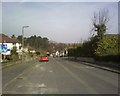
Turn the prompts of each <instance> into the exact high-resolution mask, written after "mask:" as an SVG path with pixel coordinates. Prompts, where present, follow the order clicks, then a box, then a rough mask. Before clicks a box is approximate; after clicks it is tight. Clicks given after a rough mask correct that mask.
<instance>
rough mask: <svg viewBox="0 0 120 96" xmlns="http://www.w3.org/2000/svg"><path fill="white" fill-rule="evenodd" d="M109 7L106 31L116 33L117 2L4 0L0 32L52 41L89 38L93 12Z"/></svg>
mask: <svg viewBox="0 0 120 96" xmlns="http://www.w3.org/2000/svg"><path fill="white" fill-rule="evenodd" d="M102 9H107V10H109V16H110V21H109V23H108V24H107V25H108V28H109V30H107V33H110V34H111V33H112V34H117V33H118V3H117V2H3V3H2V33H4V34H6V35H8V36H11V35H13V34H15V36H18V35H21V34H22V26H26V25H27V26H29V27H28V28H25V29H24V36H25V37H30V36H32V35H36V36H41V37H47V38H48V39H49V40H51V41H56V42H62V43H79V42H83V41H85V40H88V38H89V37H91V35H92V32H91V29H92V28H93V25H92V17H93V14H94V12H98V11H99V10H102Z"/></svg>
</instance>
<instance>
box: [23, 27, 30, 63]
mask: <svg viewBox="0 0 120 96" xmlns="http://www.w3.org/2000/svg"><path fill="white" fill-rule="evenodd" d="M28 27H29V26H22V48H23V50H22V63H23V58H24V52H23V51H24V29H25V28H28Z"/></svg>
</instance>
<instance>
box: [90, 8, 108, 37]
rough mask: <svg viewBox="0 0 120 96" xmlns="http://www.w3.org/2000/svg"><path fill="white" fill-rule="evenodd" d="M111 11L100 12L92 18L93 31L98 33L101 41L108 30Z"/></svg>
mask: <svg viewBox="0 0 120 96" xmlns="http://www.w3.org/2000/svg"><path fill="white" fill-rule="evenodd" d="M109 20H110V17H109V11H108V10H105V9H103V10H100V11H99V12H98V13H96V12H95V13H94V16H93V18H92V23H93V26H94V27H93V30H94V31H96V32H97V36H98V37H99V39H102V38H103V35H104V33H106V30H107V23H108V22H109Z"/></svg>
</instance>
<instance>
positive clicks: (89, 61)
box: [65, 57, 120, 74]
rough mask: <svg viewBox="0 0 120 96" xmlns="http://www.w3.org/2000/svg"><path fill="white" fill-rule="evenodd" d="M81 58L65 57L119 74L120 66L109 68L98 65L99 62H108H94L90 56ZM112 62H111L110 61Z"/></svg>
mask: <svg viewBox="0 0 120 96" xmlns="http://www.w3.org/2000/svg"><path fill="white" fill-rule="evenodd" d="M83 58H84V57H83ZM83 58H82V60H81V58H79V57H78V58H76V59H75V58H74V57H66V58H65V59H68V60H73V61H78V62H81V63H82V64H85V65H88V66H93V67H96V68H100V69H103V70H107V71H111V72H115V73H118V74H120V70H119V69H120V68H119V67H116V69H117V70H116V69H114V68H110V67H105V66H100V64H101V63H104V64H107V63H108V62H96V61H94V60H93V59H92V58H90V59H87V58H85V59H84V60H83ZM111 64H112V63H111ZM117 65H118V64H117Z"/></svg>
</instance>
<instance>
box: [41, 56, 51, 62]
mask: <svg viewBox="0 0 120 96" xmlns="http://www.w3.org/2000/svg"><path fill="white" fill-rule="evenodd" d="M39 61H49V58H48V56H40V58H39Z"/></svg>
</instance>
